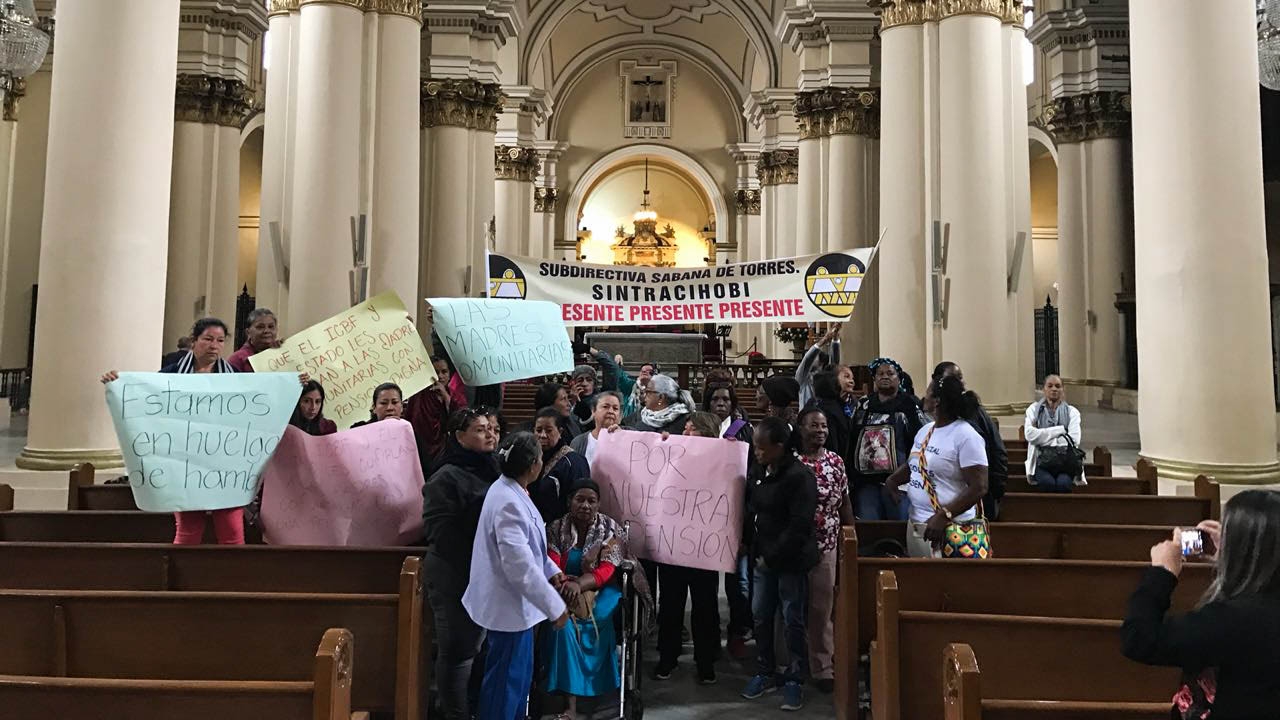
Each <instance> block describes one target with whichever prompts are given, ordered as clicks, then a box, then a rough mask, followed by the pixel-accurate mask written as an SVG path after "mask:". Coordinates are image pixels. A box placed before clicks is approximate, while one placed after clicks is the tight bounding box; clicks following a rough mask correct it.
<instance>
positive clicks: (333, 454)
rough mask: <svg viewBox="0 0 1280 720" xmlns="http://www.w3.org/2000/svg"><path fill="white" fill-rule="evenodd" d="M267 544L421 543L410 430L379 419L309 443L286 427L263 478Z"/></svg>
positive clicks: (418, 478)
mask: <svg viewBox="0 0 1280 720" xmlns="http://www.w3.org/2000/svg"><path fill="white" fill-rule="evenodd" d="M262 527H263V534H264V536H265V537H266V539H267V542H269V543H271V544H272V545H351V546H363V547H376V546H384V545H409V544H412V543H415V542H418V541H419V540H420V539H421V538H422V465H421V464H420V463H419V461H418V446H417V444H416V443H415V441H414V437H413V426H412V425H410V424H409V423H407V422H405V421H404V420H383V421H381V422H375V423H370V424H369V425H365V426H362V427H358V428H354V429H352V430H343V431H342V432H339V433H337V434H335V435H325V436H322V437H312V436H311V435H308V434H306V433H304V432H302V431H301V430H298V429H297V428H295V427H292V426H291V427H289V428H288V429H287V430H286V432H285V434H284V437H283V438H281V440H280V445H279V447H277V448H276V452H275V455H273V456H272V457H271V461H270V462H269V463H267V467H266V469H265V471H264V472H263V474H262Z"/></svg>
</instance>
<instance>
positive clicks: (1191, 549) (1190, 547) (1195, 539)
mask: <svg viewBox="0 0 1280 720" xmlns="http://www.w3.org/2000/svg"><path fill="white" fill-rule="evenodd" d="M1181 541H1182V557H1196V556H1199V555H1203V554H1204V533H1202V532H1200V531H1199V530H1183V531H1182V537H1181Z"/></svg>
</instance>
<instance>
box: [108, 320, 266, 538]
mask: <svg viewBox="0 0 1280 720" xmlns="http://www.w3.org/2000/svg"><path fill="white" fill-rule="evenodd" d="M227 334H228V333H227V324H226V323H224V322H222V321H221V320H219V319H217V318H211V317H208V318H201V319H199V320H197V321H196V324H195V326H194V327H192V328H191V338H192V343H191V350H190V351H188V352H187V353H186V354H185V355H183V356H182V357H181V358H180V359H179V360H178V362H176V363H174V364H172V365H169V366H166V367H163V368H161V369H160V372H162V373H174V374H178V375H186V374H188V373H234V372H235V369H234V368H232V367H231V365H229V364H227V361H226V360H223V359H222V348H223V346H224V345H225V344H226V342H227ZM119 377H120V376H119V373H117V372H116V371H115V370H112V371H110V372H108V373H106V374H105V375H103V376H102V384H104V385H105V384H107V383H110V382H114V381H115V380H117V379H119ZM210 515H212V516H213V530H214V534H215V535H216V536H217V538H218V544H219V545H243V544H244V508H226V509H224V510H213V511H211V512H205V511H203V510H188V511H185V512H177V513H174V519H175V523H176V525H177V531H176V532H175V533H174V535H173V543H174V544H175V545H199V544H200V543H201V542H202V541H203V540H204V528H205V523H206V522H207V521H208V517H209V516H210Z"/></svg>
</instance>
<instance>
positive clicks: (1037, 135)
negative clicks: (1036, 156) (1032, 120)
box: [1027, 125, 1058, 165]
mask: <svg viewBox="0 0 1280 720" xmlns="http://www.w3.org/2000/svg"><path fill="white" fill-rule="evenodd" d="M1027 139H1028V140H1030V141H1031V142H1034V143H1039V144H1040V145H1042V146H1044V149H1045V150H1048V151H1049V155H1051V156H1052V157H1053V164H1054V165H1057V164H1058V146H1057V145H1055V144H1054V143H1053V136H1052V135H1050V134H1049V133H1047V132H1045V131H1044V128H1042V127H1039V126H1037V125H1028V126H1027Z"/></svg>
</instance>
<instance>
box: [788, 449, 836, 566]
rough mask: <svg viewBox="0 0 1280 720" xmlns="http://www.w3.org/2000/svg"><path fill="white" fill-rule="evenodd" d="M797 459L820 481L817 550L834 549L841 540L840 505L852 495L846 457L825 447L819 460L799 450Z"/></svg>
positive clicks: (816, 517)
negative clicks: (804, 454) (845, 468)
mask: <svg viewBox="0 0 1280 720" xmlns="http://www.w3.org/2000/svg"><path fill="white" fill-rule="evenodd" d="M796 458H797V459H799V460H800V462H802V463H804V464H805V466H806V467H808V468H809V469H810V470H812V471H813V476H814V477H815V478H817V480H818V512H817V513H816V514H815V515H814V518H813V522H814V525H815V526H816V527H817V536H818V552H819V553H828V552H831V551H832V550H835V549H836V545H838V544H839V543H840V505H841V504H842V503H843V502H844V499H845V496H846V495H848V494H849V479H848V476H846V475H845V471H844V460H841V459H840V456H839V455H837V454H835V453H833V452H831V451H830V450H824V451H823V454H822V455H821V456H820V457H819V458H818V459H817V460H810V459H809V458H806V457H805V456H803V455H801V454H800V453H798V452H797V453H796Z"/></svg>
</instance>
